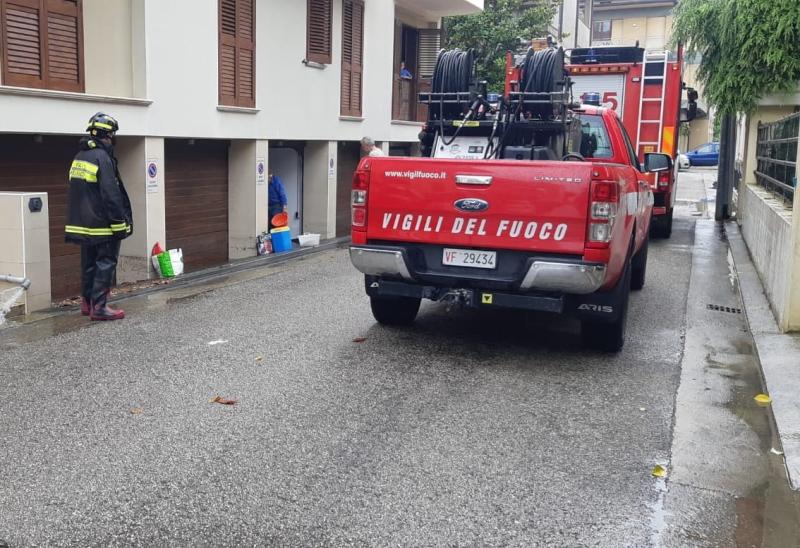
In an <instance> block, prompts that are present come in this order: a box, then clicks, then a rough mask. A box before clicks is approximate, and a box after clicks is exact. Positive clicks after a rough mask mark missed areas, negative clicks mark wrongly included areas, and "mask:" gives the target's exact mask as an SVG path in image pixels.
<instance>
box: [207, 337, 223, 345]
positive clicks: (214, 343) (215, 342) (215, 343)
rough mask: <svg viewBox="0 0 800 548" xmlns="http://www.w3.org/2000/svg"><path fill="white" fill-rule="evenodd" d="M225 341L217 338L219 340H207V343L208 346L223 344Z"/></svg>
mask: <svg viewBox="0 0 800 548" xmlns="http://www.w3.org/2000/svg"><path fill="white" fill-rule="evenodd" d="M227 342H228V341H226V340H223V339H219V340H216V341H211V342H209V343H208V346H217V345H218V344H225V343H227Z"/></svg>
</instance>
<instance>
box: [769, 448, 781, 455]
mask: <svg viewBox="0 0 800 548" xmlns="http://www.w3.org/2000/svg"><path fill="white" fill-rule="evenodd" d="M769 452H770V453H772V454H773V455H783V451H778V450H777V449H775V448H774V447H773V448H772V449H770V451H769Z"/></svg>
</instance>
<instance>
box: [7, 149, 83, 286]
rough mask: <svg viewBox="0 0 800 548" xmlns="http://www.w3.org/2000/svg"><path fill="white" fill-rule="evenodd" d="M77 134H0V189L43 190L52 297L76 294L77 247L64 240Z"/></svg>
mask: <svg viewBox="0 0 800 548" xmlns="http://www.w3.org/2000/svg"><path fill="white" fill-rule="evenodd" d="M78 140H79V138H78V137H51V136H45V137H43V138H42V141H41V142H40V143H37V142H35V141H34V137H33V136H32V135H0V192H47V196H48V203H49V208H50V277H51V281H52V295H53V299H62V298H65V297H72V296H76V295H80V262H81V261H80V247H79V246H76V245H73V244H67V243H66V242H64V223H65V218H66V214H67V190H68V179H67V174H68V173H69V166H70V164H71V163H72V158H73V157H74V156H75V154H76V153H77V152H78Z"/></svg>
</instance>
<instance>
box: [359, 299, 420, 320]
mask: <svg viewBox="0 0 800 548" xmlns="http://www.w3.org/2000/svg"><path fill="white" fill-rule="evenodd" d="M420 302H421V299H414V298H412V297H370V306H371V307H372V315H373V316H374V317H375V320H377V322H378V323H380V324H382V325H411V324H412V323H414V320H415V319H416V317H417V312H419V305H420Z"/></svg>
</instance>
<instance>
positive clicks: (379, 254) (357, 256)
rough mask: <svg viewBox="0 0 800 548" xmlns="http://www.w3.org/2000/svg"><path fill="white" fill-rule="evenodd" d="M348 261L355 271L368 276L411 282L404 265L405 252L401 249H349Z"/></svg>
mask: <svg viewBox="0 0 800 548" xmlns="http://www.w3.org/2000/svg"><path fill="white" fill-rule="evenodd" d="M350 261H351V262H352V263H353V266H355V267H356V269H357V270H359V271H361V272H363V273H364V274H367V275H368V276H389V277H393V278H396V277H400V278H403V279H404V280H412V279H413V278H412V277H411V273H410V272H409V270H408V265H407V263H406V258H405V252H404V251H403V250H401V249H379V248H370V247H355V246H353V247H351V248H350Z"/></svg>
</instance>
